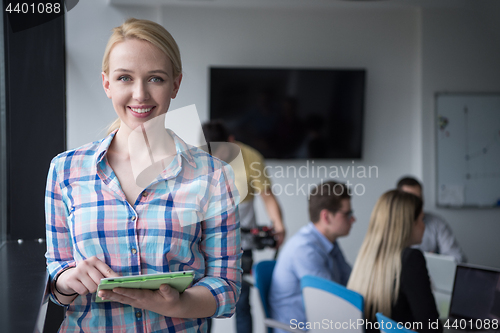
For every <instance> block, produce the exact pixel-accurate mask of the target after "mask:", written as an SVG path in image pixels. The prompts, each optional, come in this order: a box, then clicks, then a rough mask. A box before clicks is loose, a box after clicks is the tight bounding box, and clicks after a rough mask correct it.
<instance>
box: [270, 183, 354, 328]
mask: <svg viewBox="0 0 500 333" xmlns="http://www.w3.org/2000/svg"><path fill="white" fill-rule="evenodd" d="M309 218H310V220H311V222H309V223H308V224H307V225H306V226H304V227H302V228H301V229H300V230H299V231H298V232H297V233H296V234H295V235H294V236H293V237H292V238H290V240H288V241H287V242H286V244H285V246H284V247H283V249H282V250H281V253H280V255H279V256H278V260H277V263H276V267H275V269H274V273H273V279H272V282H271V289H270V292H269V305H270V307H271V316H272V317H273V318H274V319H276V320H278V321H280V322H282V323H285V324H288V325H290V324H291V323H293V324H294V325H295V324H298V323H300V322H302V323H306V322H307V319H306V314H305V310H304V305H303V301H302V292H301V289H300V279H301V278H302V277H303V276H304V275H315V276H319V277H322V278H325V279H329V280H332V281H335V282H337V283H339V284H342V285H343V286H345V285H346V284H347V280H349V275H350V274H351V266H350V265H349V264H348V263H347V262H346V260H345V259H344V255H343V254H342V250H341V249H340V247H339V245H338V243H337V238H339V237H344V236H347V235H348V234H349V231H350V230H351V226H352V224H353V223H354V221H355V218H354V215H353V212H352V210H351V197H350V193H349V189H348V188H347V186H346V185H345V184H341V183H337V182H334V181H329V182H326V183H322V184H320V185H318V186H317V187H315V188H314V189H313V190H312V191H311V193H310V194H309ZM274 331H275V332H276V333H282V332H283V333H284V331H281V330H277V329H275V330H274Z"/></svg>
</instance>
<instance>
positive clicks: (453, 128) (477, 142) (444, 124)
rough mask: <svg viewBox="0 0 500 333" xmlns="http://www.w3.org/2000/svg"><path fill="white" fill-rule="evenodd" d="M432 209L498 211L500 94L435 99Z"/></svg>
mask: <svg viewBox="0 0 500 333" xmlns="http://www.w3.org/2000/svg"><path fill="white" fill-rule="evenodd" d="M435 109H436V117H435V121H436V124H435V125H436V154H437V156H436V162H437V173H436V174H437V177H436V180H437V184H436V189H437V195H436V198H437V205H438V206H440V207H484V208H486V207H500V93H495V94H493V93H492V94H477V93H476V94H473V93H438V94H436V108H435Z"/></svg>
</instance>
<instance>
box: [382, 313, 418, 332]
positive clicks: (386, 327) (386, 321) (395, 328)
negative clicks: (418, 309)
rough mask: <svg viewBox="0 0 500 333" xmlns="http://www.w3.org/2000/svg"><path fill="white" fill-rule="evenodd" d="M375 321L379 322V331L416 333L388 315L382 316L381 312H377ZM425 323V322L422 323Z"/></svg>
mask: <svg viewBox="0 0 500 333" xmlns="http://www.w3.org/2000/svg"><path fill="white" fill-rule="evenodd" d="M375 316H377V321H378V323H379V324H380V332H381V333H402V332H404V333H416V332H415V331H412V330H409V329H407V328H405V327H404V326H403V325H401V324H398V323H397V322H395V321H394V320H392V319H391V318H389V317H386V316H384V315H383V314H382V313H380V312H377V313H376V314H375ZM423 324H425V323H423Z"/></svg>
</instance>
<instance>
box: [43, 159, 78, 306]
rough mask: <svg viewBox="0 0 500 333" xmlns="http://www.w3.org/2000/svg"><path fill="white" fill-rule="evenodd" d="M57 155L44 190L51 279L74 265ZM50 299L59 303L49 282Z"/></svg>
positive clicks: (47, 254) (47, 256)
mask: <svg viewBox="0 0 500 333" xmlns="http://www.w3.org/2000/svg"><path fill="white" fill-rule="evenodd" d="M56 159H57V157H56V158H54V159H53V160H52V162H51V164H50V169H49V174H48V177H47V186H46V190H45V223H46V224H45V229H46V236H47V252H46V253H45V258H46V259H47V271H48V273H49V275H50V279H51V281H53V280H54V279H55V277H56V276H57V275H58V274H59V273H61V271H62V270H64V269H67V268H69V267H74V266H76V262H75V260H74V258H73V251H72V249H73V245H72V241H71V235H70V231H69V229H68V223H67V220H68V216H69V210H68V207H67V205H66V204H65V202H64V200H63V196H62V191H61V184H60V182H59V176H58V172H57V167H56V165H57V160H56ZM50 297H51V299H52V300H53V301H54V302H55V303H56V304H59V305H63V304H61V303H60V302H59V301H58V300H57V298H56V297H55V296H54V291H53V290H52V284H51V294H50Z"/></svg>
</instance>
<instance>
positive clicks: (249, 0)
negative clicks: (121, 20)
mask: <svg viewBox="0 0 500 333" xmlns="http://www.w3.org/2000/svg"><path fill="white" fill-rule="evenodd" d="M106 1H107V2H108V4H110V5H114V6H138V5H139V6H140V5H143V6H162V5H164V6H205V7H219V6H221V7H251V8H252V7H253V8H255V7H257V8H272V7H275V8H320V9H321V8H324V9H328V8H411V7H446V8H452V7H463V6H465V5H467V4H469V5H470V4H471V2H473V1H481V0H106Z"/></svg>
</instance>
